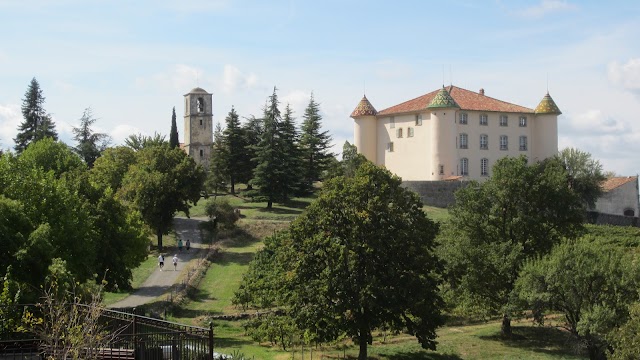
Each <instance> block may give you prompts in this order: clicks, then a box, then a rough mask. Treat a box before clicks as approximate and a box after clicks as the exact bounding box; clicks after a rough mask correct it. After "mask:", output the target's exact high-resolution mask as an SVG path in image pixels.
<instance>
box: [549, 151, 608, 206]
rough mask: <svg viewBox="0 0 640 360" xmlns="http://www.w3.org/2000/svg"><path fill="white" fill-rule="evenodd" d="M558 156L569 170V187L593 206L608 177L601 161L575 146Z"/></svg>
mask: <svg viewBox="0 0 640 360" xmlns="http://www.w3.org/2000/svg"><path fill="white" fill-rule="evenodd" d="M558 157H559V158H560V161H561V162H562V163H563V164H564V167H565V169H566V170H567V174H568V181H569V187H570V188H571V189H573V190H574V191H575V192H576V193H578V194H580V197H581V198H582V200H583V201H584V202H585V203H586V204H587V205H588V206H589V208H593V207H594V206H595V204H596V200H598V197H600V195H602V187H601V185H602V182H603V181H604V180H605V179H606V178H605V176H604V174H603V172H602V165H601V164H600V162H599V161H598V160H594V159H592V158H591V154H589V153H587V152H584V151H580V150H578V149H574V148H565V149H562V151H560V154H558Z"/></svg>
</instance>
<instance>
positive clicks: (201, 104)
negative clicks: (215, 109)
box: [196, 98, 204, 113]
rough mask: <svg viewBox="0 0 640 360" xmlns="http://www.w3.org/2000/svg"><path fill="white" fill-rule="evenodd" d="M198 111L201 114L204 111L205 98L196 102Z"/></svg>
mask: <svg viewBox="0 0 640 360" xmlns="http://www.w3.org/2000/svg"><path fill="white" fill-rule="evenodd" d="M196 110H197V111H198V112H199V113H201V112H203V111H204V99H203V98H198V100H196Z"/></svg>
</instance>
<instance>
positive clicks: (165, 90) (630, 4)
mask: <svg viewBox="0 0 640 360" xmlns="http://www.w3.org/2000/svg"><path fill="white" fill-rule="evenodd" d="M639 34H640V2H637V1H609V2H602V1H571V0H529V1H506V0H503V1H496V0H493V1H480V0H478V1H472V0H460V1H455V0H454V1H426V0H424V1H418V0H416V1H393V2H391V1H372V0H369V1H359V0H342V1H333V0H327V1H278V0H272V1H234V0H155V1H120V0H115V1H106V0H104V1H91V0H83V1H79V0H57V1H53V0H49V1H47V0H30V1H22V0H15V1H14V0H0V74H1V76H0V148H2V149H7V148H11V147H13V145H14V144H13V140H12V138H13V137H15V134H16V132H17V130H16V129H17V126H18V125H19V124H20V122H21V121H22V116H21V113H20V104H21V99H22V97H23V96H24V93H25V91H26V89H27V85H28V84H29V81H30V80H31V78H32V77H36V78H37V79H38V81H39V82H40V85H41V87H42V89H43V92H44V95H45V97H46V102H45V109H46V110H47V111H48V112H50V113H51V114H52V115H53V118H54V120H55V122H56V126H57V129H58V132H59V133H60V137H61V139H62V140H64V141H66V142H68V143H69V144H72V143H73V142H72V140H71V139H72V135H71V129H72V127H73V126H77V125H78V122H79V120H78V119H79V118H80V117H81V115H82V112H83V110H84V109H85V108H86V107H91V108H92V109H93V112H94V115H95V116H96V117H97V118H98V119H99V120H98V122H97V123H96V128H97V130H100V131H102V132H106V133H109V134H110V135H111V136H112V137H113V140H114V144H120V143H122V141H123V139H124V138H126V137H127V136H128V135H130V134H134V133H143V134H149V135H151V134H153V133H154V132H159V133H162V134H168V132H169V129H170V124H171V109H172V107H173V106H175V107H176V112H177V114H178V118H179V121H178V130H179V132H180V138H181V139H182V132H183V125H182V121H181V119H182V118H181V115H182V113H183V111H184V109H183V108H182V104H183V95H184V94H185V93H187V92H188V91H189V90H190V89H191V88H193V87H195V86H200V87H202V88H204V89H206V90H207V91H209V92H211V93H213V107H214V122H216V121H220V122H222V123H224V117H225V116H226V114H227V113H228V112H229V110H230V109H231V106H234V107H235V108H236V110H237V112H238V113H239V114H240V115H241V116H243V117H246V116H250V115H252V114H253V115H258V116H259V115H260V114H261V108H262V106H263V105H264V103H265V100H266V98H267V96H268V95H269V94H270V93H271V92H272V90H273V87H274V86H276V87H277V88H278V95H279V97H280V100H281V102H282V103H283V107H284V105H285V104H286V103H290V104H291V106H292V108H293V109H294V110H295V111H296V114H297V115H298V116H299V117H301V116H302V113H303V110H304V107H305V106H306V104H307V103H308V101H309V96H310V94H311V92H313V93H314V96H315V99H316V100H317V101H318V102H320V106H321V110H322V114H323V116H324V119H323V125H324V128H325V129H326V130H329V132H330V133H331V135H332V136H333V139H334V143H335V144H336V147H335V148H334V151H335V152H340V151H341V149H342V144H343V143H344V141H345V140H349V141H352V139H353V121H352V120H351V119H350V118H349V114H350V113H351V111H352V110H353V108H354V107H355V106H356V104H357V103H358V101H359V100H360V98H361V97H362V94H363V92H366V94H367V97H368V98H369V99H370V101H371V102H372V103H373V105H374V106H375V107H376V108H377V109H378V110H381V109H384V108H386V107H389V106H392V105H395V104H397V103H399V102H402V101H405V100H409V99H412V98H415V97H417V96H420V95H422V94H425V93H427V92H430V91H432V90H435V89H437V88H439V87H440V86H441V85H442V84H443V81H444V83H445V84H449V83H451V82H452V83H453V84H454V85H457V86H460V87H463V88H466V89H469V90H474V91H477V90H478V89H480V88H484V89H485V91H486V94H487V95H488V96H491V97H495V98H498V99H501V100H505V101H509V102H513V103H516V104H519V105H523V106H528V107H535V106H536V105H537V103H538V102H539V101H540V99H542V97H543V96H544V94H545V92H546V90H547V84H548V89H549V92H550V93H551V95H552V96H553V98H554V99H555V101H556V103H557V104H558V106H559V107H560V109H561V110H562V111H563V115H561V116H560V121H559V132H560V133H559V144H560V148H563V147H567V146H572V147H577V148H579V149H581V150H584V151H588V152H590V153H591V154H592V155H593V156H594V158H596V159H598V160H600V162H601V163H602V164H603V166H604V168H605V170H609V171H614V172H616V173H618V174H620V175H635V174H637V173H639V172H640V163H639V161H638V160H637V156H636V154H638V153H639V151H640V116H639V114H640V45H639V44H640V41H639V40H638V35H639Z"/></svg>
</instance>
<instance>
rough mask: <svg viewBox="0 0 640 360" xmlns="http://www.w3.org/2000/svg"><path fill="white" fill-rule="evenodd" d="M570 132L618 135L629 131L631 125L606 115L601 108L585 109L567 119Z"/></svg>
mask: <svg viewBox="0 0 640 360" xmlns="http://www.w3.org/2000/svg"><path fill="white" fill-rule="evenodd" d="M568 125H569V127H570V131H571V132H572V133H579V134H592V133H596V134H598V135H607V134H613V135H616V134H617V135H620V134H626V133H629V132H630V131H631V126H630V125H629V124H628V123H626V122H624V121H620V120H616V119H614V118H612V117H610V116H606V115H604V114H603V113H602V111H601V110H587V111H586V112H584V113H582V114H578V115H576V116H573V117H571V118H570V119H569V123H568Z"/></svg>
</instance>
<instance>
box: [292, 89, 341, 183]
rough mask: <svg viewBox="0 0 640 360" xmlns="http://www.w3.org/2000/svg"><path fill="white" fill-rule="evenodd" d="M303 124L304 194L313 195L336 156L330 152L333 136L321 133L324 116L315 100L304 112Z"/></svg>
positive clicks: (301, 148) (312, 99) (301, 144)
mask: <svg viewBox="0 0 640 360" xmlns="http://www.w3.org/2000/svg"><path fill="white" fill-rule="evenodd" d="M302 118H303V119H304V120H303V122H302V135H301V137H300V151H301V153H302V173H303V176H304V180H303V183H302V189H301V190H302V192H303V193H307V194H308V193H311V192H312V191H313V183H314V182H315V181H318V180H320V179H321V178H322V174H323V172H324V171H325V170H326V169H327V166H328V165H329V161H330V158H331V157H332V156H334V154H332V153H331V152H329V148H330V147H331V144H330V143H331V136H330V135H329V132H328V131H323V132H321V131H320V128H321V126H322V125H321V123H320V122H321V121H322V116H321V115H320V105H319V104H318V103H317V102H316V101H315V99H314V98H313V93H312V94H311V99H310V100H309V105H307V108H306V109H305V111H304V116H303V117H302Z"/></svg>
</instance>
